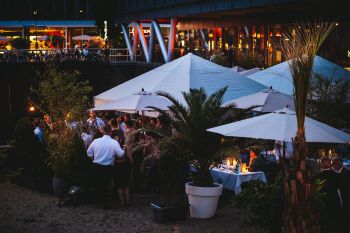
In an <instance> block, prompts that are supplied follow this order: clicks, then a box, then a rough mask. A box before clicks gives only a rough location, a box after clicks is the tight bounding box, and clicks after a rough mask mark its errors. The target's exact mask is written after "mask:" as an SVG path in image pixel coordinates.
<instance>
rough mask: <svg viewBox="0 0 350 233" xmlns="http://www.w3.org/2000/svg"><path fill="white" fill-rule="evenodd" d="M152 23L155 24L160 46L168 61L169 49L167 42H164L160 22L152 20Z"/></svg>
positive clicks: (165, 59)
mask: <svg viewBox="0 0 350 233" xmlns="http://www.w3.org/2000/svg"><path fill="white" fill-rule="evenodd" d="M152 25H153V29H154V32H155V34H156V36H157V39H158V43H159V47H160V51H161V52H162V55H163V58H164V61H165V62H167V59H168V52H167V49H166V47H165V43H164V39H163V35H162V32H161V30H160V26H159V24H158V22H157V21H155V20H152Z"/></svg>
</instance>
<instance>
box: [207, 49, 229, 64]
mask: <svg viewBox="0 0 350 233" xmlns="http://www.w3.org/2000/svg"><path fill="white" fill-rule="evenodd" d="M210 61H211V62H214V63H215V64H218V65H221V66H227V67H230V66H231V64H230V62H229V60H228V58H227V57H226V56H224V55H222V54H221V53H219V52H216V53H214V54H213V55H212V56H211V57H210Z"/></svg>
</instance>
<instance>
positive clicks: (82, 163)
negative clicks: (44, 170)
mask: <svg viewBox="0 0 350 233" xmlns="http://www.w3.org/2000/svg"><path fill="white" fill-rule="evenodd" d="M79 135H80V134H78V133H77V132H76V131H75V130H70V129H67V130H65V131H64V132H63V134H62V135H60V136H56V137H51V138H49V139H48V142H47V145H48V148H47V149H48V152H49V157H48V161H49V163H48V166H49V167H50V168H52V170H53V171H54V175H55V176H56V177H59V178H61V179H64V180H66V181H67V182H69V183H72V184H77V183H80V184H82V183H84V182H85V181H86V178H87V177H86V175H87V174H86V173H87V168H88V167H89V164H88V158H87V156H86V151H85V147H84V143H83V141H82V140H81V139H80V137H79Z"/></svg>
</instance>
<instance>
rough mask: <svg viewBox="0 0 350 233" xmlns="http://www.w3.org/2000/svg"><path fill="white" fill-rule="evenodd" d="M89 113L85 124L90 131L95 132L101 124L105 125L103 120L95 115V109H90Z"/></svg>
mask: <svg viewBox="0 0 350 233" xmlns="http://www.w3.org/2000/svg"><path fill="white" fill-rule="evenodd" d="M89 115H90V117H89V119H87V121H86V122H87V124H88V126H89V128H90V130H91V131H93V132H96V131H98V130H99V129H100V128H101V127H102V126H104V125H105V122H104V121H103V120H102V119H101V118H99V117H98V116H96V112H95V111H93V110H91V111H90V114H89Z"/></svg>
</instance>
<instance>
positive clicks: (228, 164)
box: [226, 159, 231, 167]
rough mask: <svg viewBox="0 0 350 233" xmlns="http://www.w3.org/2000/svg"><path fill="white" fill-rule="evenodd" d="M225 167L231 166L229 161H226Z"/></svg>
mask: <svg viewBox="0 0 350 233" xmlns="http://www.w3.org/2000/svg"><path fill="white" fill-rule="evenodd" d="M226 165H227V166H228V167H229V166H230V165H231V163H230V160H229V159H228V160H226Z"/></svg>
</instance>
